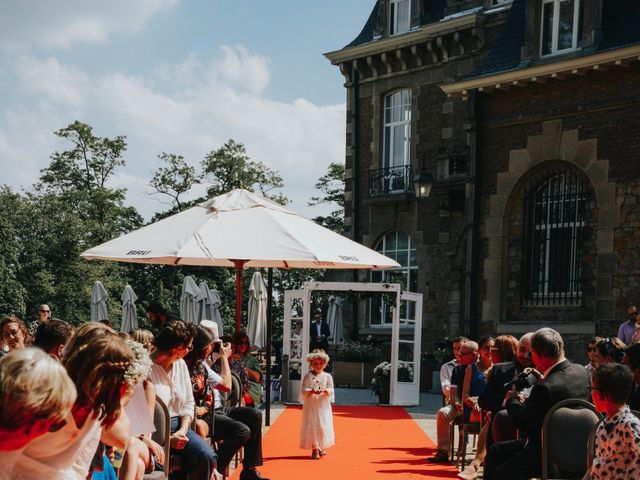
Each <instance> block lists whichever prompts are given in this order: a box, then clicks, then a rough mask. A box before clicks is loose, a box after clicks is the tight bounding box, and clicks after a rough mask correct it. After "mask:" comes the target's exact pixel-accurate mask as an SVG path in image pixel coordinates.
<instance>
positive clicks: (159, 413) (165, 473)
mask: <svg viewBox="0 0 640 480" xmlns="http://www.w3.org/2000/svg"><path fill="white" fill-rule="evenodd" d="M153 425H154V426H155V427H156V431H155V432H153V433H152V434H151V439H152V440H153V441H154V442H156V443H157V444H158V445H160V446H161V447H162V448H163V449H164V465H163V466H162V469H163V470H162V471H160V470H155V471H153V472H151V473H145V474H144V480H161V479H163V478H164V479H165V480H168V478H169V470H170V463H169V456H170V447H171V445H170V442H169V439H170V437H171V418H170V417H169V409H168V408H167V406H166V405H165V404H164V402H163V401H162V400H161V399H160V397H158V396H156V403H155V406H154V409H153Z"/></svg>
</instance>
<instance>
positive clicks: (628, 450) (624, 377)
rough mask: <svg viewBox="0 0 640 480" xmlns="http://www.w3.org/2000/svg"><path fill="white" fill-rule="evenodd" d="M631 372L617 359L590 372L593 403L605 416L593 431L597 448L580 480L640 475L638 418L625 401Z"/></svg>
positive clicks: (639, 424) (624, 477) (630, 477)
mask: <svg viewBox="0 0 640 480" xmlns="http://www.w3.org/2000/svg"><path fill="white" fill-rule="evenodd" d="M632 382H633V374H632V373H631V371H630V370H629V369H628V368H627V367H626V366H625V365H621V364H618V363H607V364H604V365H601V366H600V367H598V368H597V369H596V370H595V372H594V375H593V386H592V387H591V392H592V395H593V403H594V404H595V406H596V408H597V409H598V411H599V412H604V413H605V415H606V416H607V418H606V419H605V420H604V422H602V423H601V424H600V425H598V430H597V431H596V442H595V443H596V452H595V458H594V460H593V464H592V466H591V469H590V470H589V471H588V472H587V474H586V475H585V476H584V479H583V480H586V479H591V480H605V479H606V480H624V479H636V478H639V477H640V420H638V418H637V417H636V416H635V415H633V414H632V413H631V411H630V410H629V407H628V406H627V405H625V402H626V401H627V398H628V397H629V392H630V391H631V384H632Z"/></svg>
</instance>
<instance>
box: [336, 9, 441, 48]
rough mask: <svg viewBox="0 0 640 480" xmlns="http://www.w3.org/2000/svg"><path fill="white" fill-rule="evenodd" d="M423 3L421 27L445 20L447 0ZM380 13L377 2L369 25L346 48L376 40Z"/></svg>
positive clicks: (370, 16) (368, 21)
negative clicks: (375, 33)
mask: <svg viewBox="0 0 640 480" xmlns="http://www.w3.org/2000/svg"><path fill="white" fill-rule="evenodd" d="M421 1H422V18H421V19H420V25H427V24H429V23H435V22H437V21H440V20H442V19H443V18H444V8H445V6H446V5H447V0H421ZM379 12H380V0H378V1H376V4H375V5H374V6H373V10H372V11H371V15H369V19H368V20H367V23H365V25H364V27H363V28H362V31H361V32H360V34H359V35H358V36H357V37H356V38H355V39H354V40H353V41H352V42H351V43H349V44H348V45H346V46H345V47H344V48H349V47H355V46H356V45H362V44H363V43H368V42H372V41H373V40H374V32H375V29H376V25H377V23H378V14H379Z"/></svg>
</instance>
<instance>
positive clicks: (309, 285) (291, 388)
mask: <svg viewBox="0 0 640 480" xmlns="http://www.w3.org/2000/svg"><path fill="white" fill-rule="evenodd" d="M400 289H401V286H400V284H399V283H367V282H305V283H304V284H303V286H302V288H301V289H298V290H288V291H286V292H285V302H284V325H283V339H282V340H283V352H282V353H283V354H286V355H289V353H290V350H291V323H292V320H293V316H292V315H291V307H292V303H293V300H294V299H299V300H300V301H302V332H303V333H302V356H301V357H302V359H304V358H306V356H307V354H308V353H309V329H310V327H311V294H312V293H313V292H314V291H335V292H379V293H395V296H396V301H395V305H397V306H399V305H400V302H401V301H402V300H408V301H414V302H416V309H415V314H416V319H415V320H416V321H415V324H414V331H413V334H414V336H413V338H414V342H415V345H414V379H413V382H412V383H409V384H407V383H405V382H403V383H402V384H398V381H397V371H398V353H399V343H400V340H401V339H400V308H396V307H393V324H392V329H391V359H390V361H391V392H390V404H391V405H404V406H407V405H418V404H419V403H420V344H421V335H422V326H421V325H422V294H421V293H410V292H402V291H401V290H400ZM307 370H308V368H307V362H305V361H302V363H301V369H300V378H304V376H305V375H306V373H307ZM299 382H300V380H290V381H289V384H288V388H287V389H286V390H287V392H288V394H287V396H288V398H285V399H284V401H285V402H289V403H297V402H298V392H299V391H300V383H299ZM407 385H408V386H407Z"/></svg>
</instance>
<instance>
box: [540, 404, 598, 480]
mask: <svg viewBox="0 0 640 480" xmlns="http://www.w3.org/2000/svg"><path fill="white" fill-rule="evenodd" d="M601 419H602V417H601V415H600V414H599V413H598V412H597V411H596V408H595V407H594V406H593V405H592V404H591V403H589V402H587V401H586V400H581V399H577V398H570V399H567V400H563V401H561V402H558V403H557V404H555V405H554V406H553V407H552V408H551V409H550V410H549V411H548V412H547V415H546V416H545V418H544V422H543V423H542V434H541V447H542V465H541V467H542V475H541V478H542V480H547V479H548V478H549V462H551V463H553V464H554V465H555V466H556V467H558V469H560V470H561V471H563V472H567V473H569V474H571V475H572V476H577V475H579V476H580V477H581V476H582V475H583V474H584V472H585V471H586V469H587V468H588V467H589V465H590V463H588V462H589V461H590V459H591V455H590V454H589V448H590V447H589V439H590V436H591V433H592V431H593V430H594V427H595V426H596V425H597V424H598V422H600V420H601Z"/></svg>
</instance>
